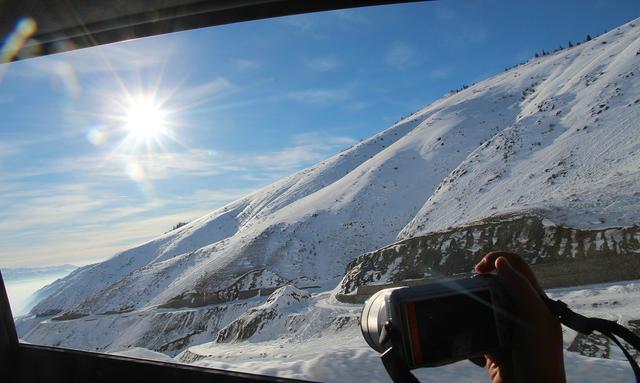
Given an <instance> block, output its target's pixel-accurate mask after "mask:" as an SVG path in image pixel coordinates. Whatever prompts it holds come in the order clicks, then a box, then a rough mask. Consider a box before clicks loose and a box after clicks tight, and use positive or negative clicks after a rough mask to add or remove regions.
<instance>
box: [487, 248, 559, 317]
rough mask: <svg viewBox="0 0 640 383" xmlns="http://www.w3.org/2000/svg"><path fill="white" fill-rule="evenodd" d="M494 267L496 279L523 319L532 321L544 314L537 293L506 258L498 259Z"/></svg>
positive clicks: (544, 310) (543, 308)
mask: <svg viewBox="0 0 640 383" xmlns="http://www.w3.org/2000/svg"><path fill="white" fill-rule="evenodd" d="M495 267H496V269H497V270H498V273H497V275H498V279H499V280H500V282H501V283H502V285H503V286H504V287H505V288H506V290H507V292H508V293H509V295H510V296H511V298H512V299H513V301H514V303H515V304H516V306H517V308H518V310H519V311H520V314H521V315H522V316H523V317H525V318H529V319H534V318H537V317H538V316H540V315H541V313H545V312H546V307H545V305H544V303H543V302H542V299H541V298H540V295H539V293H538V291H537V290H536V289H535V288H534V287H533V286H532V285H531V283H530V281H529V279H528V278H526V277H525V276H524V275H522V274H521V273H520V272H518V271H517V270H516V269H515V268H514V267H513V266H512V265H511V263H510V262H509V260H508V259H507V257H503V256H501V257H498V259H496V261H495Z"/></svg>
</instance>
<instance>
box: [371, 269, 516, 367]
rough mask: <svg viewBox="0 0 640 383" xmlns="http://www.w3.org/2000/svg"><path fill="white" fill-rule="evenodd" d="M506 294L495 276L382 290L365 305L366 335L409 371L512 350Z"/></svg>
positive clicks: (509, 312)
mask: <svg viewBox="0 0 640 383" xmlns="http://www.w3.org/2000/svg"><path fill="white" fill-rule="evenodd" d="M511 312H512V305H511V302H510V299H509V297H508V294H507V291H506V290H505V289H504V288H503V287H502V285H501V284H500V283H499V282H498V280H497V278H496V277H495V276H494V275H478V276H475V277H472V278H468V279H460V280H452V281H447V282H440V283H432V284H428V285H422V286H414V287H399V288H389V289H385V290H381V291H379V292H377V293H376V294H374V295H373V296H372V297H371V298H370V299H369V300H367V302H366V303H365V305H364V308H363V310H362V316H361V319H360V327H361V330H362V335H363V336H364V338H365V340H366V341H367V343H368V344H369V346H371V347H372V348H373V349H375V350H376V351H378V352H380V353H385V352H387V351H389V350H392V351H393V352H394V353H395V355H396V356H397V357H399V358H400V359H401V360H403V361H404V363H405V364H406V366H407V367H408V368H409V369H414V368H419V367H434V366H440V365H444V364H448V363H453V362H456V361H458V360H463V359H468V358H473V357H476V356H480V355H483V354H487V353H491V352H493V351H496V350H499V349H502V348H505V347H508V344H509V338H510V332H511V328H512V327H513V326H512V322H513V315H512V313H511Z"/></svg>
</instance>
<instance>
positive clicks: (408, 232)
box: [0, 1, 640, 382]
mask: <svg viewBox="0 0 640 383" xmlns="http://www.w3.org/2000/svg"><path fill="white" fill-rule="evenodd" d="M638 16H640V4H638V2H633V1H628V2H622V1H621V2H616V5H615V6H612V5H610V4H608V3H604V2H598V1H590V2H582V1H580V2H569V1H567V2H557V1H556V2H551V1H543V2H535V3H512V2H506V1H487V2H471V1H456V2H435V3H412V4H403V5H389V6H377V7H367V8H360V9H350V10H342V11H332V12H323V13H316V14H308V15H298V16H291V17H283V18H276V19H268V20H260V21H253V22H247V23H239V24H234V25H227V26H219V27H213V28H204V29H198V30H193V31H188V32H180V33H174V34H168V35H163V36H157V37H151V38H144V39H138V40H133V41H126V42H122V43H117V44H110V45H105V46H100V47H95V48H88V49H81V50H75V51H69V52H66V53H62V54H55V55H50V56H45V57H38V58H32V59H27V60H23V61H18V62H15V63H12V64H2V65H1V66H0V111H1V112H0V115H1V116H2V118H1V121H2V122H1V125H0V204H1V205H2V209H0V222H2V225H1V226H0V238H1V239H2V244H3V245H2V247H1V248H0V269H1V270H2V275H3V279H4V281H5V284H6V285H7V289H8V294H9V298H10V300H11V306H12V311H13V316H14V318H15V322H16V327H17V330H18V333H19V337H20V338H21V340H23V341H26V342H30V343H34V344H44V345H53V346H59V347H67V348H77V349H83V350H90V351H99V352H107V353H117V354H120V355H128V356H135V357H144V358H152V359H161V360H165V361H174V362H179V363H188V364H195V365H200V366H207V367H217V368H218V367H219V368H225V369H232V370H239V371H248V372H252V373H260V374H267V375H277V376H285V377H294V378H300V379H308V380H317V381H356V380H358V379H359V380H364V381H380V382H387V381H389V380H388V379H389V378H388V377H387V375H386V372H385V371H384V369H383V367H382V364H381V362H380V360H379V357H378V354H377V353H376V352H375V351H374V350H372V349H370V348H369V347H368V346H367V344H366V342H365V341H364V339H363V338H362V336H361V334H360V327H359V320H360V311H361V310H362V304H363V302H364V301H365V300H366V299H367V298H368V297H370V296H371V295H372V294H374V293H375V292H376V291H378V290H380V289H381V288H383V287H394V286H400V285H404V284H406V283H408V282H407V281H412V282H411V283H423V282H429V281H433V280H439V279H441V278H449V277H459V276H467V275H470V274H471V273H472V270H473V265H474V264H475V262H477V261H478V260H479V259H480V258H481V257H482V256H483V255H484V254H485V253H486V252H488V251H490V250H494V249H496V250H498V249H499V250H510V251H514V252H518V253H519V254H521V255H522V256H523V257H524V258H525V259H526V260H527V261H528V262H529V263H530V264H533V265H534V271H535V272H536V274H537V275H538V277H539V279H540V280H541V282H542V284H543V287H545V288H547V289H551V290H549V294H550V295H551V296H553V297H556V298H562V299H564V300H565V301H567V303H569V304H570V305H572V307H574V308H576V309H578V311H580V312H582V313H584V314H588V315H593V316H599V317H604V318H608V319H614V320H618V321H620V322H621V323H623V324H625V325H629V326H631V327H633V328H634V329H635V328H640V325H638V321H639V320H640V317H638V316H637V313H638V312H639V311H638V310H639V309H640V307H639V306H638V304H637V303H636V302H637V300H636V299H635V293H636V292H637V291H638V284H637V282H634V280H636V279H638V278H640V264H639V263H638V261H637V260H636V258H635V256H636V253H637V252H638V251H640V246H639V245H638V243H639V242H638V238H640V232H639V231H638V230H639V229H638V224H639V222H640V216H639V213H638V212H639V211H640V210H639V209H638V208H639V207H640V195H639V194H638V192H637V190H640V189H639V186H640V185H638V182H639V181H638V180H640V177H639V176H640V174H639V173H638V169H640V168H639V165H640V157H638V145H640V142H639V138H638V137H640V135H638V132H639V128H640V126H639V125H638V121H639V120H638V112H639V110H640V109H639V108H640V92H639V91H638V89H640V86H639V85H640V84H637V82H638V81H639V80H638V78H640V77H639V76H638V75H640V68H639V67H638V57H640V56H638V55H640V38H639V37H640V20H635V18H636V17H638ZM634 326H635V327H634ZM564 341H565V348H566V349H567V351H565V361H566V364H567V374H568V376H569V378H570V379H571V378H574V379H576V380H579V381H587V380H592V381H599V382H601V381H620V380H624V379H627V380H630V379H631V376H632V375H631V374H632V372H631V370H630V369H629V368H628V367H627V364H626V362H625V361H624V356H623V355H622V354H619V355H618V354H616V352H617V351H613V350H610V348H609V343H608V341H607V340H606V339H604V338H598V337H582V336H576V334H575V333H574V332H572V331H570V330H565V333H564ZM417 375H418V376H419V377H420V378H422V379H434V378H435V379H437V378H438V377H439V378H442V379H446V380H449V381H478V380H482V379H485V378H486V372H485V371H483V370H482V369H479V368H477V367H476V366H474V365H473V364H471V363H469V362H459V363H455V364H452V365H448V366H444V367H440V368H437V369H428V370H420V371H418V372H417Z"/></svg>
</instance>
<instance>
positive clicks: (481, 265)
mask: <svg viewBox="0 0 640 383" xmlns="http://www.w3.org/2000/svg"><path fill="white" fill-rule="evenodd" d="M500 257H504V258H506V259H507V260H508V261H509V264H510V265H511V266H513V268H514V269H515V270H517V271H518V272H519V273H520V274H522V275H523V276H524V277H525V278H526V279H527V280H528V281H529V283H530V284H531V286H533V288H534V289H535V290H536V291H538V293H540V294H544V291H543V290H542V288H541V287H540V284H539V283H538V280H537V279H536V277H535V274H534V273H533V271H532V270H531V268H530V267H529V265H528V264H527V262H525V260H524V259H522V258H521V257H520V256H519V255H517V254H514V253H509V252H506V251H492V252H490V253H489V254H487V255H485V256H484V258H482V259H481V260H480V262H478V264H477V265H476V272H478V273H481V274H483V273H490V272H492V271H494V270H496V264H495V262H496V260H497V259H498V258H500Z"/></svg>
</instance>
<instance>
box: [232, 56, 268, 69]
mask: <svg viewBox="0 0 640 383" xmlns="http://www.w3.org/2000/svg"><path fill="white" fill-rule="evenodd" d="M232 62H233V66H234V68H236V69H237V70H239V71H241V72H248V71H252V70H255V69H258V68H260V67H261V66H262V63H260V61H258V60H249V59H234V60H233V61H232Z"/></svg>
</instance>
